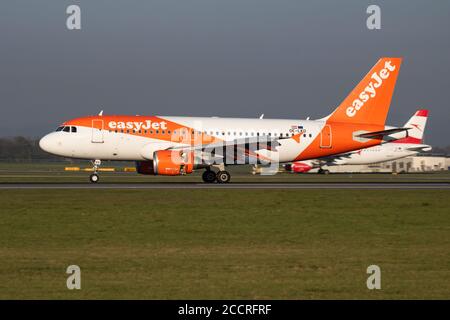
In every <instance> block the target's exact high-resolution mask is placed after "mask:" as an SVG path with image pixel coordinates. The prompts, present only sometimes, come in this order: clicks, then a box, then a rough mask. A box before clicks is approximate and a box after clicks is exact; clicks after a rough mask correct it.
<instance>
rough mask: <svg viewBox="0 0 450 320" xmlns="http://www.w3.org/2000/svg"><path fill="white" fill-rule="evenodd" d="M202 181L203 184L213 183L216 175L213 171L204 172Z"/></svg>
mask: <svg viewBox="0 0 450 320" xmlns="http://www.w3.org/2000/svg"><path fill="white" fill-rule="evenodd" d="M202 179H203V181H204V182H206V183H213V182H215V181H216V174H215V172H214V171H212V170H206V171H205V172H203V174H202Z"/></svg>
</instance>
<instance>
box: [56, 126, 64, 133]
mask: <svg viewBox="0 0 450 320" xmlns="http://www.w3.org/2000/svg"><path fill="white" fill-rule="evenodd" d="M63 128H64V127H63V126H61V127H58V128H57V129H56V132H58V131H61V130H62V129H63Z"/></svg>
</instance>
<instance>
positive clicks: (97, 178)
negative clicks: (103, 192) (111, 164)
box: [89, 160, 102, 183]
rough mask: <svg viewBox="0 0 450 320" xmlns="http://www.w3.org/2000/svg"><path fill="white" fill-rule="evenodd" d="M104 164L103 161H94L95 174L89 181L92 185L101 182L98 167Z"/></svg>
mask: <svg viewBox="0 0 450 320" xmlns="http://www.w3.org/2000/svg"><path fill="white" fill-rule="evenodd" d="M101 164H102V162H101V160H94V161H92V169H93V170H94V173H93V174H91V175H90V176H89V180H90V181H91V182H92V183H97V182H98V181H99V180H100V176H99V175H98V167H100V165H101Z"/></svg>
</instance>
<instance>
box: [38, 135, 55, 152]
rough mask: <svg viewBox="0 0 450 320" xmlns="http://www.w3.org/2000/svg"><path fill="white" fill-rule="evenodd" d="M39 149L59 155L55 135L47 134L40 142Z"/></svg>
mask: <svg viewBox="0 0 450 320" xmlns="http://www.w3.org/2000/svg"><path fill="white" fill-rule="evenodd" d="M39 147H40V148H41V149H42V150H44V151H45V152H48V153H52V154H57V152H56V151H57V150H56V149H57V148H56V147H57V145H56V137H55V136H54V134H53V133H50V134H47V135H46V136H44V137H42V139H41V140H39Z"/></svg>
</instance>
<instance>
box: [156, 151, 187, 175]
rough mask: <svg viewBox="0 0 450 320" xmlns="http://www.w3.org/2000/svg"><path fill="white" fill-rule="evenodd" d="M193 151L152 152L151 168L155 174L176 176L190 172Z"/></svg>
mask: <svg viewBox="0 0 450 320" xmlns="http://www.w3.org/2000/svg"><path fill="white" fill-rule="evenodd" d="M193 169H194V152H186V151H180V150H159V151H155V152H154V153H153V170H154V174H155V175H156V174H157V175H165V176H177V175H182V174H188V173H192V170H193Z"/></svg>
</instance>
